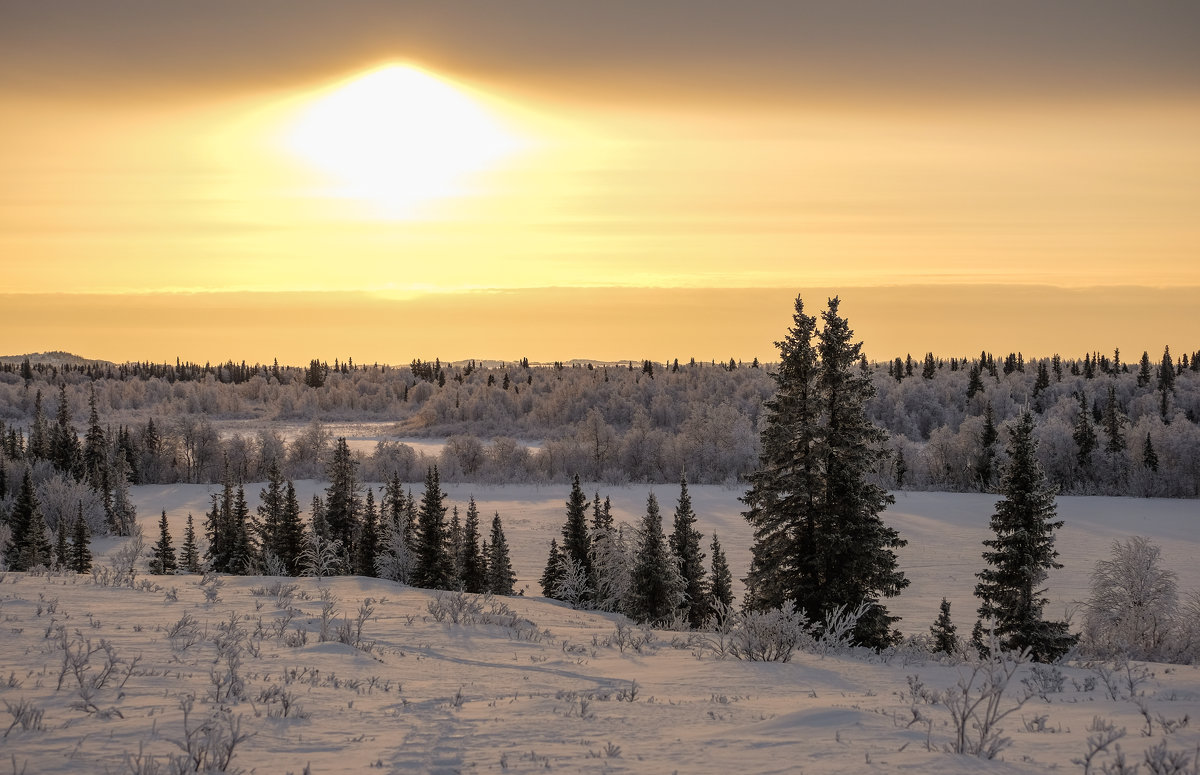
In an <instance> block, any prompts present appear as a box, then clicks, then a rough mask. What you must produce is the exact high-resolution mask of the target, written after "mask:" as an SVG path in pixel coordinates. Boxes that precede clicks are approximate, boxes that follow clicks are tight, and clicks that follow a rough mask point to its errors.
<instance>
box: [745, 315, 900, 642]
mask: <svg viewBox="0 0 1200 775" xmlns="http://www.w3.org/2000/svg"><path fill="white" fill-rule="evenodd" d="M838 306H839V300H838V299H837V297H834V298H832V299H830V300H829V306H828V309H827V310H826V311H825V312H824V313H822V316H821V317H822V322H823V324H824V328H823V329H822V330H821V331H820V332H819V333H818V332H817V331H816V326H815V323H816V320H815V318H813V317H811V316H809V315H806V314H804V306H803V302H802V300H801V299H800V298H799V297H797V299H796V309H795V314H794V315H793V323H794V327H793V328H791V329H789V331H788V336H787V338H786V339H785V340H784V341H783V342H780V343H779V348H780V365H779V370H778V372H777V374H776V375H775V381H776V384H777V388H778V389H777V392H776V395H775V396H774V397H773V398H772V399H770V400H769V401H768V402H766V404H765V406H766V409H767V417H766V423H765V426H764V429H763V433H762V444H761V450H762V451H761V453H760V456H759V468H758V470H757V471H755V473H753V474H752V475H751V476H750V483H751V488H750V491H749V492H747V493H746V495H745V496H744V497H743V502H744V503H745V504H746V505H747V506H748V507H749V508H748V510H747V511H746V512H745V516H746V519H747V520H748V521H749V522H750V524H751V526H752V527H753V528H754V544H753V546H752V547H751V551H752V555H753V556H752V560H751V566H750V575H749V576H748V577H747V579H746V586H747V593H746V594H747V607H748V608H750V609H751V610H767V609H771V608H779V607H780V606H782V605H783V604H784V603H786V602H792V603H794V604H795V605H796V606H797V608H798V609H801V610H803V611H804V612H805V613H806V614H807V615H808V616H809V618H810V619H812V620H815V621H821V620H822V619H823V618H824V617H825V616H827V615H828V614H829V613H831V612H832V611H833V610H834V609H836V608H837V607H839V606H847V607H849V608H856V607H858V606H859V605H862V604H864V603H865V604H868V605H869V608H868V610H867V612H866V614H865V615H863V616H862V617H861V618H859V620H858V623H857V626H856V628H855V631H854V640H855V642H856V643H858V644H861V645H866V646H870V647H873V648H877V649H878V648H884V647H885V646H887V645H889V644H890V643H892V642H893V641H894V640H895V639H896V637H897V633H895V632H894V631H893V630H892V628H891V625H892V623H893V622H895V621H896V618H895V617H893V616H890V615H889V614H888V612H887V609H886V608H885V607H884V606H883V604H882V603H881V602H880V598H881V597H892V596H895V595H897V594H899V593H900V590H901V589H903V588H904V587H905V586H907V585H908V579H906V578H905V577H904V574H903V572H901V571H900V570H899V567H898V564H897V560H896V554H895V549H897V548H899V547H902V546H904V544H905V541H903V540H902V539H901V538H900V536H899V534H898V533H897V532H896V531H895V529H893V528H891V527H889V526H887V525H886V524H884V522H883V520H882V519H881V518H880V514H881V513H882V512H883V510H884V509H885V508H886V507H887V505H888V504H889V503H891V502H892V497H891V496H890V495H888V494H887V492H886V491H884V490H883V489H882V488H881V487H879V486H878V485H876V484H874V483H873V480H872V477H873V475H874V473H875V471H876V469H877V468H878V465H879V463H880V461H882V460H883V459H884V458H885V457H886V456H887V454H888V452H887V449H886V447H885V446H884V445H885V442H886V440H887V434H886V433H885V432H884V431H883V430H882V429H880V428H879V427H877V426H876V425H874V424H873V423H872V422H871V420H870V418H868V417H867V414H866V403H867V402H868V401H869V400H870V399H871V398H872V396H874V394H875V388H874V386H873V384H872V382H871V379H870V377H869V375H865V374H863V373H862V371H861V369H860V368H859V364H860V362H861V356H862V353H861V351H862V344H861V343H855V342H853V331H851V330H850V327H849V325H848V323H847V321H846V320H845V319H844V318H842V317H841V316H840V315H839V314H838ZM814 337H815V338H816V339H817V346H816V347H815V348H814V346H813V341H812V340H813V338H814ZM909 364H911V360H910V361H909V362H908V363H906V365H905V371H906V372H907V371H908V370H909V369H908V367H909Z"/></svg>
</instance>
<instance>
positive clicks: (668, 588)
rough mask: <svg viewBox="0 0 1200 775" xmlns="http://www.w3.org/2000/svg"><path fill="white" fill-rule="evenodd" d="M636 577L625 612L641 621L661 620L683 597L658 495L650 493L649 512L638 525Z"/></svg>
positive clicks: (669, 613) (635, 554) (631, 586)
mask: <svg viewBox="0 0 1200 775" xmlns="http://www.w3.org/2000/svg"><path fill="white" fill-rule="evenodd" d="M634 557H635V559H634V564H633V578H632V583H631V585H630V598H629V603H628V609H627V610H626V611H625V613H626V615H628V616H629V617H630V618H632V619H635V620H637V621H639V622H659V621H664V620H665V619H667V618H668V617H670V616H671V613H672V612H673V611H674V610H675V609H676V608H678V607H679V603H680V601H681V600H682V599H683V587H684V583H683V579H682V578H681V577H680V575H679V569H678V566H677V564H676V562H675V557H674V555H672V554H671V549H670V547H669V546H668V545H667V537H666V536H665V535H664V534H663V527H662V514H661V513H659V510H658V499H657V498H655V497H654V493H650V495H649V497H648V498H647V499H646V516H645V517H644V518H643V519H642V523H641V525H640V526H639V529H638V536H637V549H636V551H635V552H634Z"/></svg>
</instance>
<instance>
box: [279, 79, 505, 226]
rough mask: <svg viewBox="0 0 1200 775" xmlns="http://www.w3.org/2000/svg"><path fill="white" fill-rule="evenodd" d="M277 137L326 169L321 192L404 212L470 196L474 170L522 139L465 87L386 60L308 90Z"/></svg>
mask: <svg viewBox="0 0 1200 775" xmlns="http://www.w3.org/2000/svg"><path fill="white" fill-rule="evenodd" d="M284 144H285V147H286V148H287V149H288V150H289V151H290V152H291V153H292V154H294V155H296V156H297V157H299V158H300V159H302V160H304V161H305V162H307V163H308V164H310V165H311V166H313V167H314V168H316V169H317V170H318V171H320V172H321V173H323V174H324V175H325V176H327V179H328V184H329V186H330V187H329V189H328V190H327V191H326V193H328V194H331V195H333V196H337V197H345V198H355V199H361V200H366V201H368V202H370V203H371V204H373V205H374V206H375V207H376V208H377V210H378V212H379V214H381V215H384V216H386V217H391V218H411V217H414V216H415V215H417V214H418V212H419V209H420V207H421V205H424V204H426V203H428V202H430V201H431V200H436V199H443V198H447V197H455V196H463V195H466V194H470V193H472V191H473V185H474V183H475V181H474V180H473V178H474V177H476V176H477V175H478V174H479V173H482V172H484V171H486V170H488V169H491V168H494V167H495V166H497V165H498V164H499V163H500V162H501V161H502V160H504V159H505V158H506V157H509V156H511V155H512V154H514V153H515V152H517V151H519V150H520V149H521V148H522V147H523V146H524V145H525V141H524V140H523V139H521V138H519V137H517V136H516V135H515V134H514V133H513V132H512V131H511V130H509V129H508V128H507V127H505V126H503V125H502V124H501V122H500V121H499V120H498V119H497V118H496V117H495V116H494V115H493V114H492V113H491V112H490V111H489V110H488V109H487V108H486V107H485V106H484V104H483V103H482V102H481V101H480V100H478V99H476V98H475V97H473V96H472V95H471V94H470V93H469V92H467V91H466V90H465V89H463V88H461V87H459V86H457V85H454V84H452V83H450V82H448V81H445V80H443V79H441V78H438V77H435V76H433V75H431V74H429V73H427V72H425V71H423V70H420V69H417V68H414V67H408V66H398V65H388V66H386V67H381V68H379V69H377V70H373V71H371V72H369V73H367V74H366V75H362V76H359V77H356V78H354V79H352V80H350V81H347V82H343V83H340V84H338V85H336V86H334V87H333V88H331V89H329V90H327V91H325V92H324V93H322V94H321V95H320V96H318V97H316V98H315V99H314V100H313V101H312V102H310V103H309V104H307V105H306V106H305V107H304V108H303V109H302V110H301V112H300V114H299V116H298V117H297V118H296V120H295V122H294V123H293V124H292V125H291V127H290V129H289V131H288V132H287V133H286V135H285V137H284Z"/></svg>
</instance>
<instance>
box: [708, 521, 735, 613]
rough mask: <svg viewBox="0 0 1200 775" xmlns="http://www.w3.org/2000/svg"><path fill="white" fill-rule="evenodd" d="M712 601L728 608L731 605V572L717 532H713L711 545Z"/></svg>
mask: <svg viewBox="0 0 1200 775" xmlns="http://www.w3.org/2000/svg"><path fill="white" fill-rule="evenodd" d="M710 550H711V551H712V592H711V594H712V601H713V604H714V605H719V606H720V607H721V608H723V609H726V610H728V609H729V608H730V607H731V606H732V605H733V574H732V573H730V572H729V563H728V562H727V561H726V560H725V550H723V549H722V548H721V542H720V540H719V539H718V538H717V534H716V533H713V539H712V546H711V547H710Z"/></svg>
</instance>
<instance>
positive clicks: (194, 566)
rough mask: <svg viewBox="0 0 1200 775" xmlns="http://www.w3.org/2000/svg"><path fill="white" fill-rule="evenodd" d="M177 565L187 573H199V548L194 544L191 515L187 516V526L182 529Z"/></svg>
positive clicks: (194, 527)
mask: <svg viewBox="0 0 1200 775" xmlns="http://www.w3.org/2000/svg"><path fill="white" fill-rule="evenodd" d="M179 564H180V566H181V569H182V570H184V571H186V572H187V573H199V572H200V547H199V545H198V544H197V543H196V524H195V521H194V520H193V519H192V515H191V514H188V515H187V526H186V527H185V528H184V529H183V546H181V547H179Z"/></svg>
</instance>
